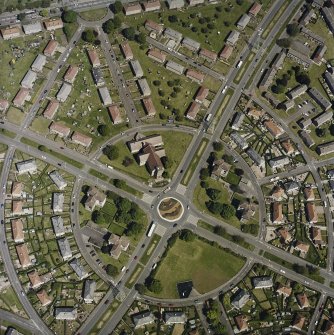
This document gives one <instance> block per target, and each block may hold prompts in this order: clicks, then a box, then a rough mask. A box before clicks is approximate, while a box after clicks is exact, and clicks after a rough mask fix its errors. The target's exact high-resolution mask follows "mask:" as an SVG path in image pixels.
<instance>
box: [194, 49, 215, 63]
mask: <svg viewBox="0 0 334 335" xmlns="http://www.w3.org/2000/svg"><path fill="white" fill-rule="evenodd" d="M198 54H199V56H200V57H202V58H204V59H205V60H207V61H208V62H215V61H216V60H217V57H218V55H217V54H216V53H215V52H213V51H210V50H207V49H201V50H200V51H199V53H198Z"/></svg>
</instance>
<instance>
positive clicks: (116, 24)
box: [114, 15, 122, 29]
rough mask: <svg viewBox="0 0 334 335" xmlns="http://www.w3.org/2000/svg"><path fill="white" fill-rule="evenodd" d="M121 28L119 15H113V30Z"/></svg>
mask: <svg viewBox="0 0 334 335" xmlns="http://www.w3.org/2000/svg"><path fill="white" fill-rule="evenodd" d="M121 26H122V19H121V18H120V17H119V15H115V17H114V27H115V29H118V28H120V27H121Z"/></svg>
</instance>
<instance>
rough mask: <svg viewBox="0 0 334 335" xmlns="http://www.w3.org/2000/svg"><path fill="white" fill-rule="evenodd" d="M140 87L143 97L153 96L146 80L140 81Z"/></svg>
mask: <svg viewBox="0 0 334 335" xmlns="http://www.w3.org/2000/svg"><path fill="white" fill-rule="evenodd" d="M138 85H139V87H140V91H141V93H142V95H143V96H145V97H146V96H149V95H150V94H151V89H150V86H148V82H147V80H146V79H139V80H138Z"/></svg>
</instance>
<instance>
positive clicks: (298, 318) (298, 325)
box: [291, 313, 306, 330]
mask: <svg viewBox="0 0 334 335" xmlns="http://www.w3.org/2000/svg"><path fill="white" fill-rule="evenodd" d="M305 320H306V318H305V316H303V315H301V314H298V313H297V314H296V315H295V317H294V319H293V322H292V324H291V327H292V328H295V329H298V330H302V329H303V327H304V324H305Z"/></svg>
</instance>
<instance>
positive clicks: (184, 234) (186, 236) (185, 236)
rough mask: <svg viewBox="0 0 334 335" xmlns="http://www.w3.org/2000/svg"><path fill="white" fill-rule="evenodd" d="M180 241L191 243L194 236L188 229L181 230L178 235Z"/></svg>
mask: <svg viewBox="0 0 334 335" xmlns="http://www.w3.org/2000/svg"><path fill="white" fill-rule="evenodd" d="M180 239H181V240H183V241H186V242H193V241H194V240H195V239H196V235H195V234H194V233H193V232H192V231H191V230H189V229H183V230H182V231H181V234H180Z"/></svg>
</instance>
